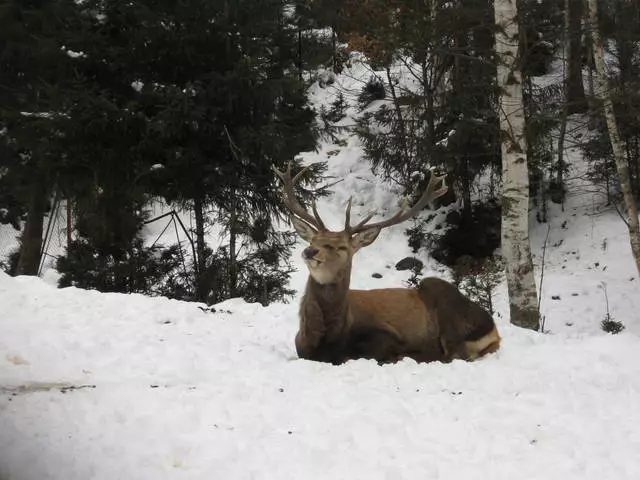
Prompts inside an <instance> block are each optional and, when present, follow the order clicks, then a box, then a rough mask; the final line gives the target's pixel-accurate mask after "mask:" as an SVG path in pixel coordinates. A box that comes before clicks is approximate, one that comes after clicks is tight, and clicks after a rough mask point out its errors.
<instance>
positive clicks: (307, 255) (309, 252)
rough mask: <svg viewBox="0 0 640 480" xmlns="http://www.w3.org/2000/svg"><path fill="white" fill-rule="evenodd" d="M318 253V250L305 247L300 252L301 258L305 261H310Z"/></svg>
mask: <svg viewBox="0 0 640 480" xmlns="http://www.w3.org/2000/svg"><path fill="white" fill-rule="evenodd" d="M318 252H319V250H318V249H317V248H313V247H307V248H305V249H304V250H303V251H302V256H303V257H304V258H305V259H307V260H311V259H312V258H313V257H315V256H316V254H317V253H318Z"/></svg>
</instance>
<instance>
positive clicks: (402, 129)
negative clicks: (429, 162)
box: [386, 66, 412, 188]
mask: <svg viewBox="0 0 640 480" xmlns="http://www.w3.org/2000/svg"><path fill="white" fill-rule="evenodd" d="M386 72H387V82H389V91H390V92H391V98H392V100H393V108H394V110H395V112H396V117H397V120H398V128H399V130H400V138H399V139H398V141H399V143H400V148H401V149H402V156H403V157H404V165H405V168H406V169H407V170H406V171H405V173H406V178H403V179H402V182H403V183H404V185H403V186H404V187H405V188H406V187H407V186H408V185H409V182H410V180H411V173H412V172H411V164H412V162H411V159H410V158H409V149H408V148H407V128H406V125H405V123H404V116H403V115H402V109H401V108H400V103H399V102H398V95H397V94H396V87H395V85H394V84H393V79H392V78H391V70H390V69H389V66H387V67H386Z"/></svg>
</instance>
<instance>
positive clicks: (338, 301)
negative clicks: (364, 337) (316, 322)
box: [306, 266, 351, 321]
mask: <svg viewBox="0 0 640 480" xmlns="http://www.w3.org/2000/svg"><path fill="white" fill-rule="evenodd" d="M350 279H351V268H350V266H349V267H348V268H344V269H343V270H342V271H341V272H339V274H338V275H337V276H336V279H335V281H334V282H333V283H324V284H323V283H318V282H317V281H316V280H314V278H313V277H312V276H311V275H309V279H308V280H307V290H306V296H307V298H308V299H309V300H312V301H315V302H316V303H317V304H318V306H319V307H320V309H321V310H322V312H323V314H324V316H325V319H326V320H327V321H329V320H332V321H344V320H345V319H346V316H347V314H348V307H349V305H348V298H347V295H348V293H349V283H350Z"/></svg>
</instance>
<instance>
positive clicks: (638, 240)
mask: <svg viewBox="0 0 640 480" xmlns="http://www.w3.org/2000/svg"><path fill="white" fill-rule="evenodd" d="M588 6H589V21H590V28H591V39H592V43H593V55H594V60H595V67H596V80H597V89H596V96H597V97H598V99H599V100H600V101H601V102H602V106H603V110H604V117H605V121H606V124H607V130H608V131H609V141H610V143H611V149H612V150H613V156H614V159H615V164H616V170H617V173H618V179H619V181H620V188H621V190H622V195H623V198H624V204H625V207H626V210H627V217H628V218H627V220H626V223H627V227H628V230H629V243H630V244H631V251H632V253H633V257H634V260H635V262H636V268H637V269H638V273H639V274H640V224H639V222H638V209H637V206H636V199H635V197H634V194H633V190H632V187H631V179H630V172H629V165H628V163H627V159H626V155H625V151H624V146H623V142H622V140H621V138H620V133H619V130H618V122H617V120H616V113H615V110H614V107H613V100H612V94H611V87H610V85H609V80H608V78H607V72H606V70H605V64H604V45H603V42H602V37H601V35H600V29H599V25H598V5H597V0H589V3H588Z"/></svg>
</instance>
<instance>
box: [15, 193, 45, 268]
mask: <svg viewBox="0 0 640 480" xmlns="http://www.w3.org/2000/svg"><path fill="white" fill-rule="evenodd" d="M47 197H48V195H47V189H46V187H45V185H44V182H40V181H38V182H34V184H33V188H32V189H31V199H30V200H29V207H28V210H27V222H26V224H25V227H24V232H22V237H21V245H20V257H19V259H18V266H17V268H16V274H17V275H34V276H35V275H38V269H39V267H40V260H41V258H42V233H43V230H44V214H45V211H46V209H47Z"/></svg>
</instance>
